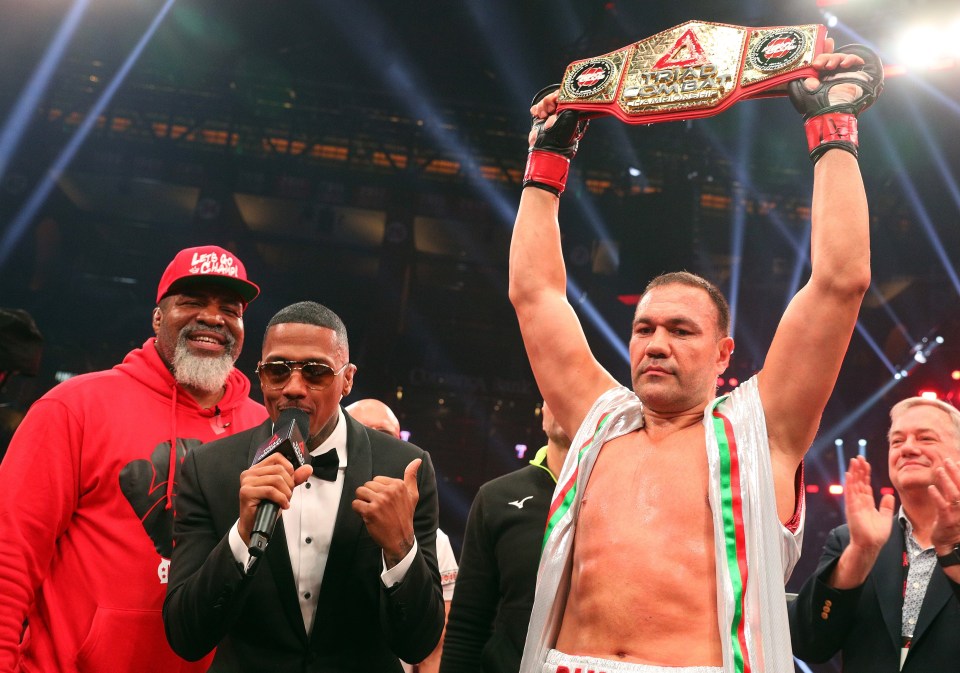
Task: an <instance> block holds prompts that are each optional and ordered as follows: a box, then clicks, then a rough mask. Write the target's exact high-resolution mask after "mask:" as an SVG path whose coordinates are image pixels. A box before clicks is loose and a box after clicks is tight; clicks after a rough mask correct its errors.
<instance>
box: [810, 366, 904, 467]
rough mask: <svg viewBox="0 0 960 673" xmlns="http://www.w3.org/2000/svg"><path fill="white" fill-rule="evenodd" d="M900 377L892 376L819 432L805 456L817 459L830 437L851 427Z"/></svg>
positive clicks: (836, 435) (840, 433)
mask: <svg viewBox="0 0 960 673" xmlns="http://www.w3.org/2000/svg"><path fill="white" fill-rule="evenodd" d="M900 381H901V379H897V378H892V379H890V380H889V381H887V382H886V383H884V384H883V385H882V386H880V388H879V389H878V390H877V391H876V392H875V393H873V395H871V396H870V397H868V398H867V399H866V400H864V401H863V402H862V403H861V404H860V406H858V407H857V408H856V409H854V410H853V412H852V413H850V414H849V415H848V416H847V417H846V418H844V419H843V420H842V421H840V422H839V423H836V424H834V426H833V427H831V428H829V429H827V430H825V431H823V432H821V433H820V436H819V437H818V438H817V439H816V441H814V443H813V445H812V446H811V447H810V451H808V452H807V456H808V457H809V458H810V459H814V460H816V459H818V458H819V456H820V454H821V453H822V452H823V450H824V449H825V448H826V447H827V446H828V444H829V442H830V438H831V437H838V436H840V435H842V434H843V433H845V432H846V431H847V430H849V429H850V428H852V427H853V424H854V423H856V422H857V421H859V420H860V419H861V418H862V417H863V415H864V414H865V413H867V412H868V411H870V409H872V408H873V406H874V405H875V404H876V403H877V402H879V401H880V400H882V399H883V396H884V395H886V394H887V393H889V392H890V391H891V390H892V389H893V388H894V387H895V386H896V385H897V384H898V383H900Z"/></svg>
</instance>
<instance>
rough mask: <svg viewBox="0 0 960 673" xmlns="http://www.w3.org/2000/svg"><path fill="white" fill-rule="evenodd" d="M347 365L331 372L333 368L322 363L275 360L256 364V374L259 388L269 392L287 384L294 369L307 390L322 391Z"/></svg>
mask: <svg viewBox="0 0 960 673" xmlns="http://www.w3.org/2000/svg"><path fill="white" fill-rule="evenodd" d="M349 364H350V363H349V362H348V363H347V364H345V365H343V366H342V367H341V368H340V369H339V370H337V371H333V367H331V366H329V365H325V364H323V363H322V362H295V361H288V360H277V361H275V362H259V363H257V374H258V375H259V376H260V385H261V386H263V387H264V388H267V389H269V390H277V389H279V388H283V387H284V386H285V385H286V384H287V381H289V380H290V377H291V376H292V375H293V372H294V370H295V369H299V370H300V376H302V377H303V382H304V383H305V384H306V385H307V388H309V389H310V390H323V389H324V388H327V387H328V386H329V385H330V384H331V383H333V379H334V377H336V376H339V375H340V374H342V373H343V370H345V369H346V368H347V365H349Z"/></svg>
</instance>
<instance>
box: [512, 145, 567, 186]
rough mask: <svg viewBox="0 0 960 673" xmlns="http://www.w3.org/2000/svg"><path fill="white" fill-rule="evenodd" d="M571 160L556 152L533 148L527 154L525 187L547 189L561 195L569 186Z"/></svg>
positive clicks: (524, 177) (524, 175)
mask: <svg viewBox="0 0 960 673" xmlns="http://www.w3.org/2000/svg"><path fill="white" fill-rule="evenodd" d="M569 172H570V160H569V159H568V158H567V157H565V156H563V155H560V154H557V153H556V152H548V151H545V150H538V149H531V150H530V151H529V153H528V154H527V169H526V171H525V172H524V174H523V186H524V187H537V188H538V189H545V190H546V191H548V192H550V193H551V194H555V195H556V196H560V195H561V194H563V190H564V188H565V187H566V186H567V174H568V173H569Z"/></svg>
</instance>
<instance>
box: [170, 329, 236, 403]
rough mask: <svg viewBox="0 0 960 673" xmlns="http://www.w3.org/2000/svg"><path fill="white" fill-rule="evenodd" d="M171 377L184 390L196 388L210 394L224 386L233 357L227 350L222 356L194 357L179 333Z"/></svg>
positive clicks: (183, 337) (185, 340) (231, 369)
mask: <svg viewBox="0 0 960 673" xmlns="http://www.w3.org/2000/svg"><path fill="white" fill-rule="evenodd" d="M172 364H173V377H174V378H175V379H176V380H177V383H179V384H180V385H182V386H184V387H186V388H196V389H197V390H202V391H204V392H208V393H212V392H214V391H217V390H220V389H222V388H223V387H224V385H226V383H227V378H228V377H229V376H230V372H231V371H233V355H232V354H231V353H230V351H229V350H228V351H227V352H226V353H224V354H223V355H218V356H216V357H210V356H205V355H195V354H193V353H191V352H190V350H189V347H188V346H187V339H186V334H185V333H184V332H181V333H180V338H179V339H177V347H176V349H175V350H174V352H173V363H172Z"/></svg>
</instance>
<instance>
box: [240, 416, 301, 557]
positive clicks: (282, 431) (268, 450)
mask: <svg viewBox="0 0 960 673" xmlns="http://www.w3.org/2000/svg"><path fill="white" fill-rule="evenodd" d="M309 434H310V416H308V415H307V412H306V411H304V410H303V409H284V410H283V411H281V412H280V418H278V419H277V422H276V423H275V424H274V433H273V435H272V436H271V437H270V438H269V439H268V440H267V441H265V442H264V443H263V444H261V445H260V448H259V449H257V452H256V453H255V454H254V455H253V463H251V465H250V467H253V466H254V465H256V464H257V463H259V462H261V461H262V460H264V459H266V458H267V457H268V456H271V455H273V454H275V453H279V454H281V455H282V456H284V457H285V458H286V459H287V460H289V461H290V462H291V463H292V464H293V469H297V468H298V467H300V466H301V465H305V464H306V460H307V459H306V457H305V456H306V453H307V449H306V444H305V443H304V440H303V438H304V437H305V436H309ZM279 515H280V506H279V505H278V504H277V503H275V502H271V501H269V500H263V501H261V502H260V504H259V505H257V514H256V516H255V517H254V519H253V530H252V531H251V533H250V546H249V547H248V548H247V549H248V551H249V552H250V556H251V557H258V558H259V557H260V556H263V552H264V551H266V549H267V544H268V543H269V542H270V538H271V537H272V536H273V529H274V527H275V526H276V525H277V517H278V516H279ZM251 560H253V559H251Z"/></svg>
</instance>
